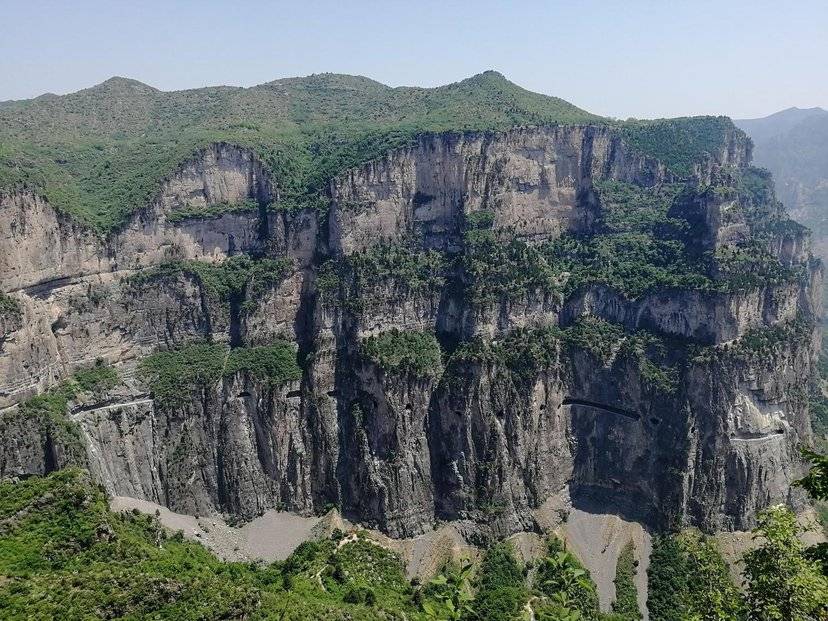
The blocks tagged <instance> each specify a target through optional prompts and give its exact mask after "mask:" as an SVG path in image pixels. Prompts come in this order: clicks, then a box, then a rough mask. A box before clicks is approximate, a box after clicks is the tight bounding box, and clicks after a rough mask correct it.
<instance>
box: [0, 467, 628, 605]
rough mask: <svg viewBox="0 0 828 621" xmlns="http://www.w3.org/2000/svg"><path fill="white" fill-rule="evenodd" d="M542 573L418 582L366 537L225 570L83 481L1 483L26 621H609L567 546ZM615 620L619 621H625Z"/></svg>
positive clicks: (62, 476)
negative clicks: (527, 615)
mask: <svg viewBox="0 0 828 621" xmlns="http://www.w3.org/2000/svg"><path fill="white" fill-rule="evenodd" d="M528 569H529V568H525V567H524V566H523V565H522V564H521V563H519V562H518V561H517V559H516V558H515V556H514V553H513V551H512V549H511V548H510V546H508V545H507V544H498V545H496V546H493V547H492V548H491V549H489V550H488V551H487V552H486V554H485V556H484V559H483V561H482V563H481V564H480V566H479V567H478V568H477V572H476V575H475V576H474V578H473V575H474V573H475V568H474V567H473V566H472V565H471V564H467V565H464V566H461V567H456V566H447V567H445V568H444V569H443V570H442V572H441V573H440V574H439V575H438V576H437V577H435V578H434V579H432V580H431V581H429V582H428V583H427V584H425V585H419V584H418V583H416V582H415V583H409V581H408V580H407V579H406V578H405V574H404V571H403V565H402V562H401V561H400V559H399V557H398V556H397V555H396V554H394V553H392V552H390V551H389V550H387V549H386V548H384V547H382V546H380V545H379V544H378V543H376V542H374V541H373V540H371V539H370V538H368V536H367V535H366V534H365V533H361V532H355V533H351V534H349V535H348V536H345V534H344V533H342V532H340V531H335V532H334V534H333V535H332V536H331V537H330V538H328V539H323V540H318V541H308V542H305V543H303V544H302V545H300V546H299V547H298V548H297V549H296V550H295V551H294V553H293V554H292V555H291V556H290V557H289V558H288V559H287V560H285V561H284V562H276V563H272V564H269V565H262V564H254V563H229V562H222V561H219V560H218V559H216V558H215V557H214V556H213V555H212V554H210V553H209V552H208V551H207V550H206V549H205V548H203V547H202V546H201V545H200V544H198V543H194V542H190V541H186V540H185V539H184V538H183V536H182V533H181V532H180V531H179V532H178V533H175V534H172V533H170V532H169V531H167V530H166V529H164V528H163V527H162V526H161V525H160V523H159V521H158V518H157V517H155V516H146V515H142V514H139V513H138V512H129V513H117V514H116V513H113V512H111V511H110V510H109V509H108V506H107V499H106V496H105V494H104V492H103V490H102V489H100V488H99V487H96V486H94V485H93V484H92V483H91V481H90V478H89V475H88V474H87V473H85V472H83V471H81V470H76V469H66V470H62V471H59V472H56V473H53V474H51V475H49V476H48V477H43V478H42V477H30V478H28V479H26V480H24V481H19V482H10V481H6V482H0V576H3V579H2V580H0V609H2V610H3V613H4V614H3V618H4V619H9V620H10V621H16V620H23V619H31V618H36V619H48V618H61V619H91V618H101V619H113V618H119V619H120V618H123V619H145V618H146V619H170V620H172V619H175V620H179V619H180V620H185V621H186V620H197V619H248V620H250V621H264V620H272V621H277V620H278V621H306V620H314V619H316V620H320V621H321V620H325V621H328V620H330V621H346V620H348V621H380V620H386V621H387V620H389V619H397V620H402V619H409V620H411V621H425V620H426V619H434V620H439V621H446V620H449V619H453V620H456V621H472V620H479V621H501V620H502V621H511V620H512V619H515V618H517V616H518V615H520V614H522V613H523V610H524V606H525V605H527V604H529V605H531V607H532V609H533V610H534V611H535V614H536V618H537V619H539V620H544V621H561V620H567V621H597V620H598V619H604V618H609V617H604V616H602V615H600V614H599V613H598V610H597V595H596V593H595V586H594V584H592V582H591V581H590V580H589V576H588V574H587V573H586V571H585V570H584V569H583V568H582V567H581V565H580V563H579V562H578V561H577V559H575V557H574V556H572V555H571V554H570V553H568V552H566V551H565V550H564V548H563V546H562V544H560V542H557V541H552V542H550V544H549V556H548V557H546V558H544V559H542V560H541V561H540V562H539V568H538V571H537V576H536V580H535V581H534V582H535V588H534V589H533V588H531V587H530V585H529V582H531V580H530V579H529V578H528V577H527V572H528ZM613 618H615V617H613Z"/></svg>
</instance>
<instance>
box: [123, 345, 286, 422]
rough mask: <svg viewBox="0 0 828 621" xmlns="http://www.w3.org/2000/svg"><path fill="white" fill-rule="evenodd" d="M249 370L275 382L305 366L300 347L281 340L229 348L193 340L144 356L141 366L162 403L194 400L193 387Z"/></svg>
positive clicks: (155, 396) (201, 387)
mask: <svg viewBox="0 0 828 621" xmlns="http://www.w3.org/2000/svg"><path fill="white" fill-rule="evenodd" d="M240 371H245V372H248V373H250V374H251V375H253V376H254V377H257V378H260V379H264V380H267V381H268V382H269V383H271V384H282V383H284V382H288V381H293V380H297V379H299V378H300V377H301V369H300V368H299V365H298V364H297V362H296V349H295V348H294V346H293V345H291V344H290V343H288V342H286V341H281V340H277V341H276V342H274V343H272V344H271V345H267V346H263V347H237V348H234V349H230V350H228V349H227V348H226V347H225V346H223V345H219V344H215V343H191V344H189V345H184V346H181V347H179V348H177V349H172V350H169V351H158V352H155V353H154V354H151V355H149V356H147V357H146V358H144V359H143V360H142V361H141V363H140V364H139V367H138V372H139V375H140V377H141V379H142V380H143V381H144V382H146V383H147V385H148V386H149V388H150V390H151V391H152V396H153V399H154V400H155V402H156V403H157V404H158V405H160V406H162V407H168V408H172V407H181V406H183V405H185V404H186V403H188V402H189V401H191V400H192V391H193V390H196V389H202V390H204V389H206V388H208V387H209V386H211V385H212V384H214V383H215V382H217V381H218V380H219V379H220V378H221V377H222V376H229V375H233V374H234V373H238V372H240Z"/></svg>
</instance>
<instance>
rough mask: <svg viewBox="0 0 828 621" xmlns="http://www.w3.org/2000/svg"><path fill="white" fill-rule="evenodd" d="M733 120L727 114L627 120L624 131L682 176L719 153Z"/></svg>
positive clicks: (634, 144) (635, 143) (635, 145)
mask: <svg viewBox="0 0 828 621" xmlns="http://www.w3.org/2000/svg"><path fill="white" fill-rule="evenodd" d="M733 129H734V125H733V121H731V120H730V119H729V118H727V117H725V116H716V117H713V116H696V117H683V118H676V119H658V120H655V121H637V120H630V121H627V122H626V123H625V124H624V125H623V126H622V128H621V133H622V135H623V136H624V138H626V139H627V140H628V141H629V142H630V144H631V145H633V146H634V147H636V148H638V149H639V150H640V151H641V152H643V153H646V154H648V155H651V156H653V157H655V158H656V159H658V160H661V161H662V162H664V163H665V164H666V165H667V166H668V167H669V168H671V169H672V170H674V171H675V172H677V173H679V174H682V175H689V174H691V173H692V172H693V166H694V165H695V164H696V163H698V162H699V161H701V160H702V159H703V158H704V157H705V156H706V154H710V153H716V152H717V151H718V150H719V149H720V148H721V146H722V144H724V140H725V137H726V136H727V132H729V131H732V130H733Z"/></svg>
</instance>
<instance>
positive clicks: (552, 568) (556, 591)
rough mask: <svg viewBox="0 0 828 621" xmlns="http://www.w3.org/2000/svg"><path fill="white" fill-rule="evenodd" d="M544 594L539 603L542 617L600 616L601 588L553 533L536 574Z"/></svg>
mask: <svg viewBox="0 0 828 621" xmlns="http://www.w3.org/2000/svg"><path fill="white" fill-rule="evenodd" d="M536 584H537V586H538V589H539V590H540V592H541V594H543V595H544V596H546V597H547V598H548V601H547V602H543V604H542V605H540V606H538V609H539V611H540V613H541V614H539V618H540V619H548V620H549V621H552V620H553V619H565V620H567V621H569V620H570V619H572V620H578V619H582V618H583V619H597V618H599V612H598V592H597V591H596V589H595V584H594V583H593V582H592V580H591V579H590V577H589V572H588V571H587V570H586V569H585V568H584V566H583V565H581V563H580V561H578V559H577V558H576V557H575V556H574V555H573V554H572V553H570V552H568V551H567V550H566V547H565V546H564V544H563V543H562V542H561V541H560V540H559V539H557V538H555V537H553V538H551V539H550V540H549V542H548V544H547V554H546V556H545V557H544V558H543V559H542V560H541V562H540V566H539V567H538V572H537V576H536Z"/></svg>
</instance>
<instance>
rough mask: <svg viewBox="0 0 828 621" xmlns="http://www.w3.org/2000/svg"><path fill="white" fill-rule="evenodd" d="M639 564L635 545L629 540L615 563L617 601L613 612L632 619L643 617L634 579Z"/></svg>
mask: <svg viewBox="0 0 828 621" xmlns="http://www.w3.org/2000/svg"><path fill="white" fill-rule="evenodd" d="M637 564H638V562H637V561H636V560H635V547H634V546H633V542H632V541H629V542H628V543H627V544H626V545H625V546H624V547H623V548H622V550H621V554H619V555H618V562H617V563H616V565H615V580H614V582H615V601H614V602H612V612H614V613H616V614H617V615H619V616H620V617H622V618H624V619H630V620H632V621H637V620H638V619H641V618H642V614H641V610H640V609H639V607H638V592H637V591H636V588H635V581H634V579H635V573H636V570H635V568H636V565H637Z"/></svg>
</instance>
